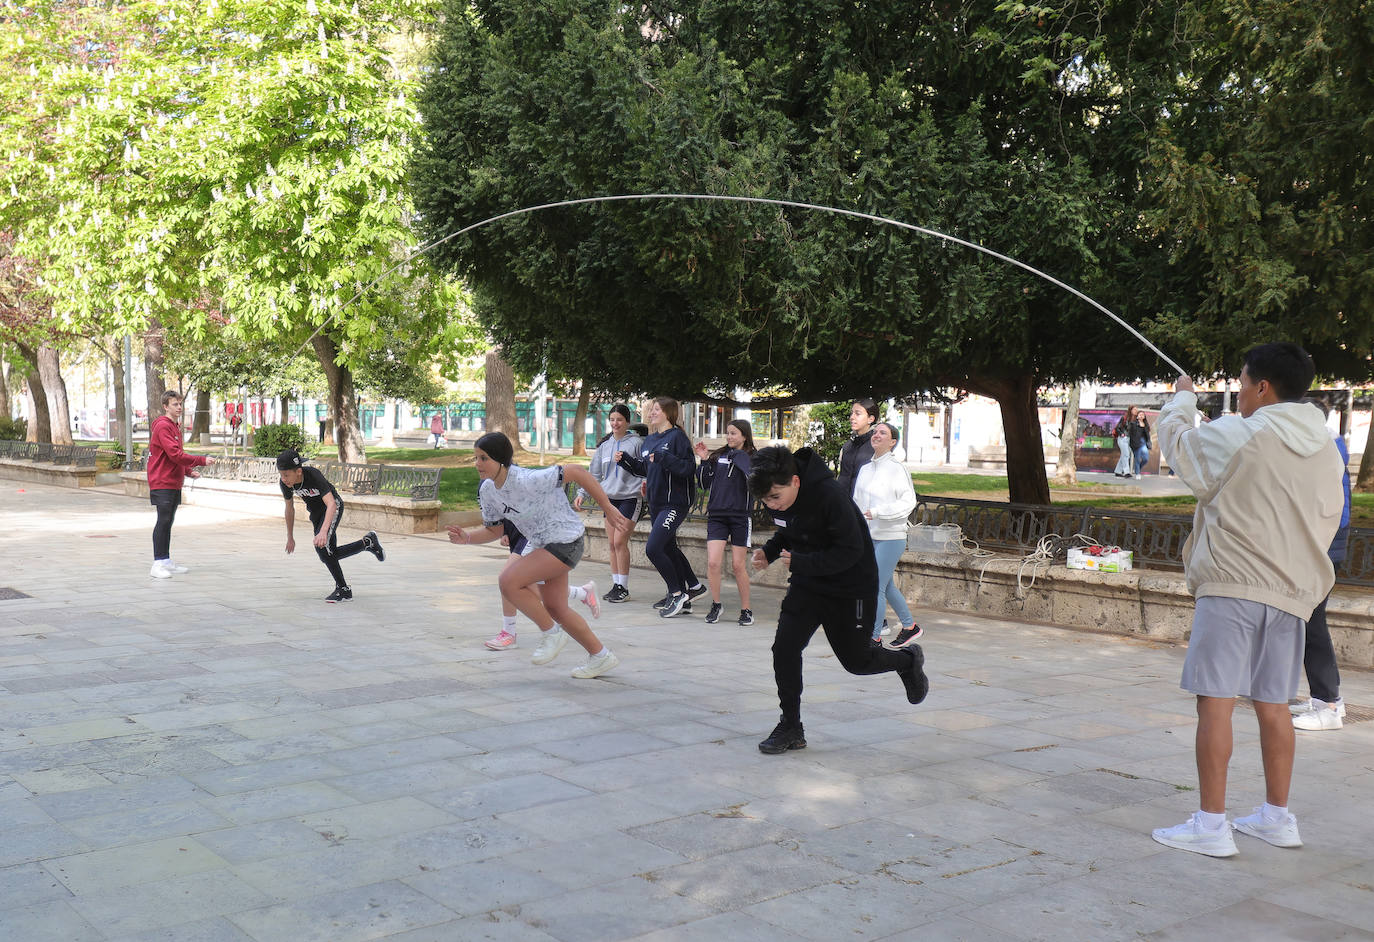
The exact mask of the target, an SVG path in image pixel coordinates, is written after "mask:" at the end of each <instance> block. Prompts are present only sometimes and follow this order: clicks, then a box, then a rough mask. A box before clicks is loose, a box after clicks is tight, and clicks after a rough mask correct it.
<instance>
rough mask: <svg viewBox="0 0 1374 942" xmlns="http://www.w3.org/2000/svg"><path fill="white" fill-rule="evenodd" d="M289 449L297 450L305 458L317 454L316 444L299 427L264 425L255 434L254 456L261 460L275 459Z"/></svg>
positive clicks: (291, 425) (287, 423)
mask: <svg viewBox="0 0 1374 942" xmlns="http://www.w3.org/2000/svg"><path fill="white" fill-rule="evenodd" d="M288 448H294V449H296V450H297V451H298V452H300V453H301V457H303V458H309V457H310V456H312V455H313V454H315V442H314V441H313V440H312V439H309V438H306V436H305V429H303V428H301V427H300V426H299V425H293V424H291V423H290V422H283V423H282V424H280V425H262V426H259V427H258V428H257V429H255V430H254V432H253V454H255V455H257V456H258V457H259V458H275V457H276V456H277V455H279V454H281V453H282V452H283V451H285V450H286V449H288Z"/></svg>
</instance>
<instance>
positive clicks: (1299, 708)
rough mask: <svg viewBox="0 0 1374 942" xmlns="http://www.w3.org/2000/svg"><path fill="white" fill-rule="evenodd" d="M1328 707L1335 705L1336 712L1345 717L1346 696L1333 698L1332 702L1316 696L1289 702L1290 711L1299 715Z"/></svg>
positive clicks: (1342, 717)
mask: <svg viewBox="0 0 1374 942" xmlns="http://www.w3.org/2000/svg"><path fill="white" fill-rule="evenodd" d="M1326 707H1335V708H1336V714H1337V715H1338V716H1340V718H1341V719H1345V698H1344V697H1340V698H1338V699H1336V700H1333V701H1332V702H1331V703H1327V702H1326V701H1325V700H1318V699H1317V698H1316V697H1313V698H1312V699H1310V700H1304V701H1303V702H1302V703H1290V704H1288V712H1289V713H1292V714H1293V715H1294V716H1297V715H1298V714H1299V713H1311V712H1312V711H1313V710H1322V709H1325V708H1326Z"/></svg>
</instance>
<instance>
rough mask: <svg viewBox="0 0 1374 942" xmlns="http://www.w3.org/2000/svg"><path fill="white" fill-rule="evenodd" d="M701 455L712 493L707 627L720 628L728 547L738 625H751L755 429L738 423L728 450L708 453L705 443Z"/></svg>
mask: <svg viewBox="0 0 1374 942" xmlns="http://www.w3.org/2000/svg"><path fill="white" fill-rule="evenodd" d="M696 453H697V457H698V458H700V459H701V467H700V468H698V469H697V479H698V480H699V481H700V482H701V486H702V487H704V488H707V489H708V490H709V491H710V493H711V496H710V499H709V500H708V501H707V502H706V581H707V583H708V584H709V585H710V587H711V611H710V612H709V613H708V614H707V616H706V622H707V624H715V623H716V622H717V621H719V620H720V607H721V606H720V581H721V579H720V577H721V569H722V568H723V567H722V563H723V562H724V558H725V544H726V543H727V542H728V543H729V544H730V558H731V562H733V563H734V567H735V586H736V587H737V588H738V589H739V600H740V613H739V623H740V624H741V625H752V624H753V623H754V613H753V611H752V610H751V609H750V608H749V561H748V554H749V536H750V532H749V509H750V508H751V507H752V506H753V503H754V501H753V498H752V497H750V495H749V471H750V468H751V461H750V456H752V455H753V454H754V429H753V426H751V425H750V424H749V423H748V422H746V421H745V420H744V419H735V420H734V421H732V422H730V423H729V424H728V425H726V427H725V445H724V447H722V448H717V449H716V450H715V451H713V452H711V453H709V454H708V453H707V451H706V444H705V443H704V442H697V447H696Z"/></svg>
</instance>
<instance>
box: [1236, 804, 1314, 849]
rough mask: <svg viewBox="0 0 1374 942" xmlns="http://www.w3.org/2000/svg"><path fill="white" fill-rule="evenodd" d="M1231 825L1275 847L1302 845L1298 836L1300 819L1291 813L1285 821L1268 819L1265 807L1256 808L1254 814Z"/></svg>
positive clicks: (1237, 819)
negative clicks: (1266, 818) (1265, 817)
mask: <svg viewBox="0 0 1374 942" xmlns="http://www.w3.org/2000/svg"><path fill="white" fill-rule="evenodd" d="M1231 827H1233V828H1235V829H1236V830H1237V831H1239V832H1241V833H1242V834H1249V835H1250V836H1251V837H1258V838H1259V839H1260V840H1262V841H1268V842H1269V843H1270V844H1273V845H1274V846H1275V847H1301V846H1302V838H1301V837H1299V836H1298V819H1297V818H1295V817H1293V816H1292V815H1291V814H1290V815H1288V816H1287V817H1286V819H1285V820H1283V821H1266V820H1265V819H1264V809H1263V808H1256V809H1255V812H1254V814H1247V815H1246V816H1245V817H1243V818H1236V820H1234V821H1232V822H1231Z"/></svg>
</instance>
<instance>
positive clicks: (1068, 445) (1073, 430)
mask: <svg viewBox="0 0 1374 942" xmlns="http://www.w3.org/2000/svg"><path fill="white" fill-rule="evenodd" d="M1082 397H1083V384H1082V383H1074V384H1073V385H1072V386H1070V387H1069V406H1068V408H1067V409H1065V410H1064V428H1063V429H1062V430H1061V431H1060V432H1059V464H1058V466H1057V467H1056V468H1055V470H1054V483H1055V484H1058V485H1060V486H1061V487H1072V486H1073V485H1075V484H1077V483H1078V465H1077V463H1076V460H1075V458H1074V445H1075V444H1076V443H1077V442H1078V403H1079V401H1080V400H1081V399H1082Z"/></svg>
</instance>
